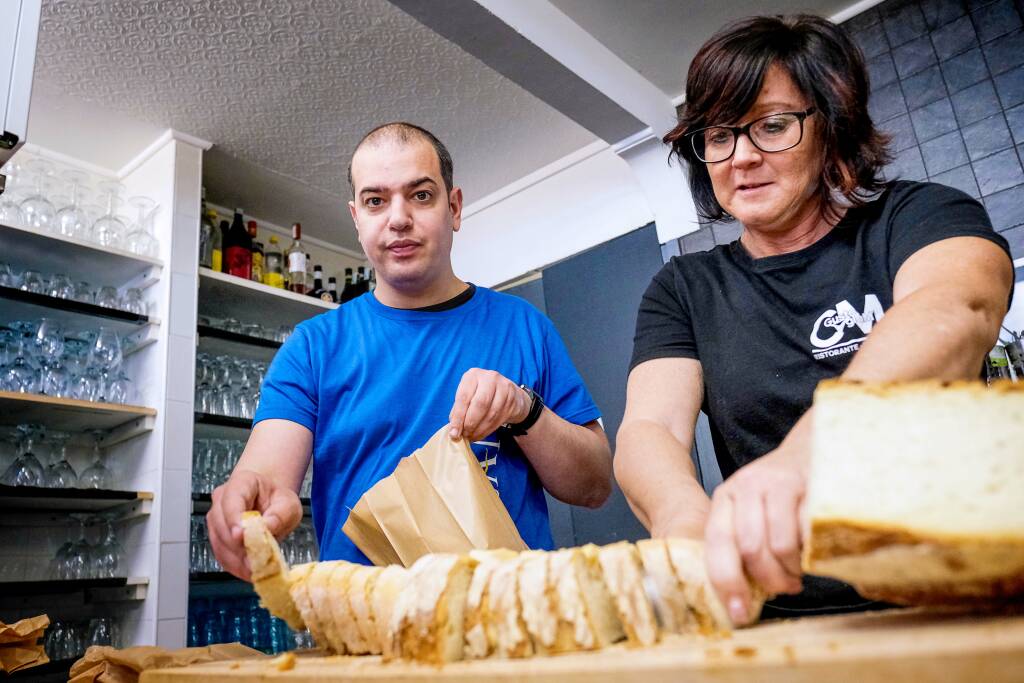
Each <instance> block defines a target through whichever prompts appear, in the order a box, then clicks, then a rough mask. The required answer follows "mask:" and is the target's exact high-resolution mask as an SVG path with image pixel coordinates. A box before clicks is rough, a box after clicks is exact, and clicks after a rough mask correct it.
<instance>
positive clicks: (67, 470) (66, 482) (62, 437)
mask: <svg viewBox="0 0 1024 683" xmlns="http://www.w3.org/2000/svg"><path fill="white" fill-rule="evenodd" d="M69 438H71V435H70V434H68V433H67V432H54V431H51V432H50V442H51V443H52V444H53V451H54V452H55V453H56V460H55V462H53V463H52V464H51V465H50V466H49V467H48V468H46V485H47V486H49V487H50V488H58V489H70V488H75V487H77V486H78V475H77V474H75V468H73V467H72V466H71V463H69V462H68V439H69Z"/></svg>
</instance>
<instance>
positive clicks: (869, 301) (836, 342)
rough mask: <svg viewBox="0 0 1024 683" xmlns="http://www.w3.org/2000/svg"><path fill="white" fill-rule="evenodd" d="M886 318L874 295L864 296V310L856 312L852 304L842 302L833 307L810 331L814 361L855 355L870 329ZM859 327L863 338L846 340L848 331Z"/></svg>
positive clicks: (819, 317)
mask: <svg viewBox="0 0 1024 683" xmlns="http://www.w3.org/2000/svg"><path fill="white" fill-rule="evenodd" d="M883 316H885V311H884V310H883V309H882V304H881V302H880V301H879V300H878V297H877V296H875V295H874V294H866V295H865V296H864V311H863V312H861V313H858V312H857V309H856V308H854V307H853V306H852V305H851V304H850V302H849V301H847V300H845V299H843V300H842V301H840V302H839V303H837V304H836V307H835V308H830V309H828V310H827V311H825V312H824V313H822V314H821V315H820V316H818V319H817V320H816V321H815V322H814V329H813V330H811V337H810V340H811V344H813V345H814V348H812V349H811V353H812V354H813V356H814V359H815V360H822V359H824V358H831V357H832V356H841V355H843V354H847V353H853V352H854V351H856V350H857V349H859V348H860V343H861V342H862V341H864V340H865V339H867V336H868V334H869V333H870V332H871V328H872V327H873V326H874V324H875V323H876V322H878V321H879V320H881V319H882V317H883ZM854 327H856V328H857V330H858V331H859V332H860V333H861V336H859V337H857V338H856V339H847V338H846V337H847V332H850V331H852V330H853V328H854ZM856 333H857V332H854V334H856Z"/></svg>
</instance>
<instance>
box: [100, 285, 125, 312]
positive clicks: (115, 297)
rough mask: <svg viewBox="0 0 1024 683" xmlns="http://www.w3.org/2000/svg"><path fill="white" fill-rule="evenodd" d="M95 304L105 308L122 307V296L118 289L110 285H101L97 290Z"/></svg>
mask: <svg viewBox="0 0 1024 683" xmlns="http://www.w3.org/2000/svg"><path fill="white" fill-rule="evenodd" d="M95 304H96V305H97V306H102V307H103V308H121V297H120V295H119V294H118V293H117V290H116V289H114V288H113V287H110V286H109V285H108V286H104V287H100V288H99V289H98V290H96V301H95Z"/></svg>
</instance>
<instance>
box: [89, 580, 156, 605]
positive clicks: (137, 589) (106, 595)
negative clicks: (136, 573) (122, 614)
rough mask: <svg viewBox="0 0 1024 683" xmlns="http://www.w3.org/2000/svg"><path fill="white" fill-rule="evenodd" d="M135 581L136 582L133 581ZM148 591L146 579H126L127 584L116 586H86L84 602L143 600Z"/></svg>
mask: <svg viewBox="0 0 1024 683" xmlns="http://www.w3.org/2000/svg"><path fill="white" fill-rule="evenodd" d="M133 581H135V582H136V583H133ZM148 591H149V582H148V581H147V580H146V579H128V585H127V586H118V587H117V588H88V589H86V592H85V593H86V597H85V601H86V603H96V602H127V601H132V600H145V599H146V593H147V592H148Z"/></svg>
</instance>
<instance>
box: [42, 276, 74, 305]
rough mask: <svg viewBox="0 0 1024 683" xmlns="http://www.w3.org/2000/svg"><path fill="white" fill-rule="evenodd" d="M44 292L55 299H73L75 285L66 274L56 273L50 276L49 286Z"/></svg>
mask: <svg viewBox="0 0 1024 683" xmlns="http://www.w3.org/2000/svg"><path fill="white" fill-rule="evenodd" d="M46 293H47V294H49V295H50V296H52V297H55V298H57V299H74V298H75V285H74V283H73V282H71V278H69V277H68V276H67V275H64V274H62V273H57V274H56V275H54V276H53V277H51V278H50V286H49V288H48V290H47V292H46Z"/></svg>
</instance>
